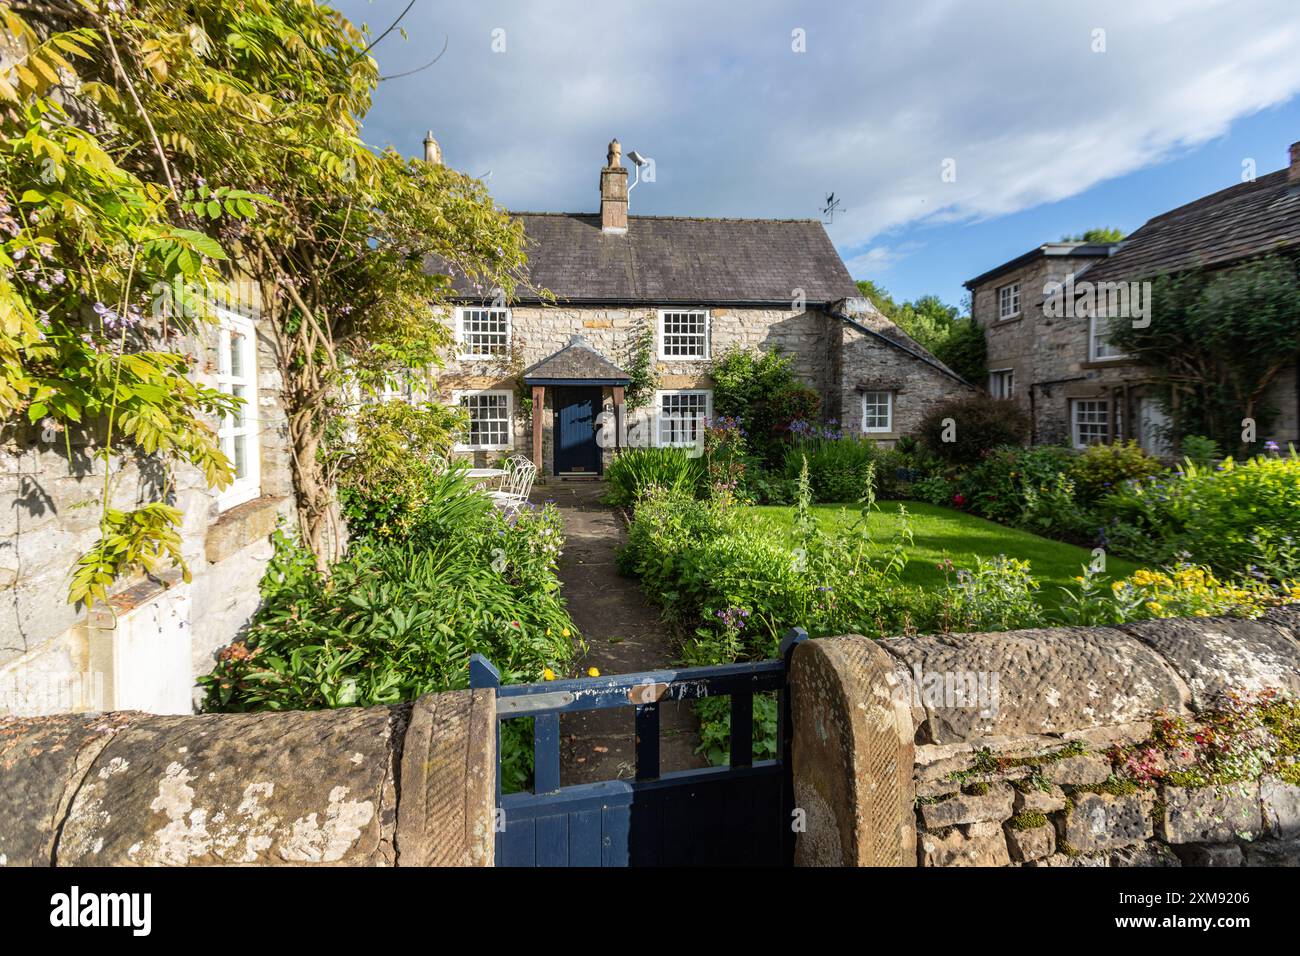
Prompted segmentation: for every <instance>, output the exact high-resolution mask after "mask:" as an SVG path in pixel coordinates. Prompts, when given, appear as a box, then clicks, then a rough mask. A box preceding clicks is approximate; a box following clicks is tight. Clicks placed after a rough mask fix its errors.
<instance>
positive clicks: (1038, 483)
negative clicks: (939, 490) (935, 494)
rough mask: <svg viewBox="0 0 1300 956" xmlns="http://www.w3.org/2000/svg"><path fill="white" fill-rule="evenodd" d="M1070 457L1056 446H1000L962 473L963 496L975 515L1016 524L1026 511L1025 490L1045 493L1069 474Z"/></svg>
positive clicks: (1071, 453) (1071, 457)
mask: <svg viewBox="0 0 1300 956" xmlns="http://www.w3.org/2000/svg"><path fill="white" fill-rule="evenodd" d="M1073 458H1074V453H1073V452H1071V451H1070V450H1069V449H1068V448H1062V447H1060V446H1056V445H1039V446H1036V447H1034V448H1021V447H1020V446H1019V445H1003V446H1001V447H999V448H994V449H991V450H990V451H988V452H987V453H986V454H985V455H984V457H983V458H981V459H980V461H979V462H977V463H976V464H975V465H973V466H972V467H971V468H970V469H969V470H967V471H966V472H965V474H964V475H963V476H962V479H961V481H960V485H961V489H962V494H963V495H965V497H966V500H967V501H969V502H970V507H971V510H972V511H974V512H975V513H976V514H980V515H983V516H984V517H986V518H989V519H990V520H992V521H999V522H1002V523H1003V524H1016V523H1018V522H1019V521H1020V520H1021V517H1022V515H1023V513H1024V511H1025V506H1026V497H1027V496H1026V489H1039V491H1040V492H1041V491H1045V490H1046V487H1045V486H1047V485H1048V484H1049V483H1051V482H1054V481H1055V480H1056V479H1058V478H1059V477H1060V476H1061V475H1063V474H1066V473H1067V472H1068V471H1069V468H1070V462H1071V461H1072V460H1073ZM1040 533H1041V532H1040Z"/></svg>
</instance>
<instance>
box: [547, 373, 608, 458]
mask: <svg viewBox="0 0 1300 956" xmlns="http://www.w3.org/2000/svg"><path fill="white" fill-rule="evenodd" d="M599 413H600V388H599V387H595V386H584V387H577V386H573V387H561V388H557V389H556V390H555V473H556V474H557V475H566V474H579V475H599V474H600V448H599V447H598V446H597V444H596V416H597V415H598V414H599Z"/></svg>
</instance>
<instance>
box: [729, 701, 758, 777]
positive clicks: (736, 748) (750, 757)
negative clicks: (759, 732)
mask: <svg viewBox="0 0 1300 956" xmlns="http://www.w3.org/2000/svg"><path fill="white" fill-rule="evenodd" d="M729 762H730V764H731V766H733V767H749V766H752V765H753V763H754V695H753V694H747V693H745V692H743V691H737V692H736V693H733V694H732V695H731V760H730V761H729Z"/></svg>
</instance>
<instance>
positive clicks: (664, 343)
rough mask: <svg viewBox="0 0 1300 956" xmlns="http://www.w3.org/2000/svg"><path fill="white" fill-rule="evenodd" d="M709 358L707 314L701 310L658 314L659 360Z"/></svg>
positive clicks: (665, 311)
mask: <svg viewBox="0 0 1300 956" xmlns="http://www.w3.org/2000/svg"><path fill="white" fill-rule="evenodd" d="M708 357H709V313H708V312H707V311H705V310H702V309H692V310H689V311H685V312H676V311H667V310H664V311H661V312H660V313H659V358H660V359H661V360H663V361H671V360H674V359H706V358H708Z"/></svg>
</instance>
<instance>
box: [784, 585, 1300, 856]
mask: <svg viewBox="0 0 1300 956" xmlns="http://www.w3.org/2000/svg"><path fill="white" fill-rule="evenodd" d="M1298 636H1300V613H1298V609H1297V608H1296V606H1294V605H1292V606H1288V607H1283V608H1275V609H1272V610H1270V611H1268V612H1266V613H1265V615H1264V616H1263V617H1262V618H1261V619H1260V620H1257V621H1243V620H1238V619H1233V618H1191V619H1171V620H1156V621H1147V622H1144V623H1142V624H1137V625H1132V626H1125V627H1123V628H1106V627H1068V628H1052V629H1045V630H1035V631H1007V632H1002V633H993V634H958V635H951V636H941V635H939V636H936V635H928V636H918V637H907V638H898V639H891V640H869V639H867V638H864V637H858V636H846V637H838V638H830V639H823V640H820V641H810V642H807V643H806V644H804V645H801V646H800V647H799V648H798V649H796V651H795V655H794V666H793V669H792V671H791V684H792V687H793V693H794V696H795V700H796V701H798V702H799V705H798V707H797V709H796V712H795V733H796V737H795V749H794V757H795V759H794V776H795V791H796V802H797V803H799V804H800V805H802V806H811V805H812V800H811V798H810V797H808V798H805V799H804V800H803V801H802V802H801V800H800V797H799V796H798V795H799V794H811V793H812V792H813V789H814V788H815V787H816V786H817V784H816V780H818V779H821V774H822V773H825V772H827V771H825V769H824V768H827V767H834V766H836V765H837V764H838V763H842V762H844V761H849V762H851V764H852V765H853V766H857V767H861V766H873V767H877V768H880V770H879V771H878V773H883V772H884V771H885V768H888V769H889V772H890V773H893V772H894V771H896V770H897V769H898V768H899V767H900V766H909V767H910V770H911V772H910V779H909V781H908V783H907V786H906V787H905V789H904V790H903V794H902V796H903V798H904V799H905V800H907V801H909V802H910V803H911V805H912V808H913V809H912V814H911V815H912V827H913V828H914V832H913V833H904V832H902V831H899V838H898V844H897V845H898V846H899V848H900V849H905V848H907V847H914V849H915V865H918V866H1007V865H1019V866H1102V867H1110V866H1180V865H1189V866H1238V865H1245V866H1274V865H1293V864H1294V863H1295V861H1296V860H1297V859H1298V858H1300V857H1298V856H1297V854H1300V786H1297V785H1295V784H1293V783H1291V782H1289V781H1290V780H1291V779H1293V774H1294V773H1295V764H1294V762H1293V758H1291V757H1289V756H1288V755H1287V753H1286V751H1285V749H1284V748H1283V749H1280V750H1278V751H1277V752H1276V753H1271V752H1270V755H1265V756H1263V757H1261V759H1260V761H1259V765H1260V767H1262V768H1264V770H1265V772H1264V773H1263V774H1262V775H1261V776H1259V778H1258V779H1246V780H1243V781H1240V782H1237V783H1230V784H1222V785H1219V784H1215V785H1208V786H1175V785H1173V783H1172V782H1171V781H1173V780H1177V781H1180V782H1181V781H1184V780H1195V779H1198V778H1197V776H1196V775H1195V774H1191V773H1188V770H1189V768H1191V767H1192V766H1193V764H1191V763H1189V762H1187V761H1185V760H1183V758H1182V757H1180V755H1179V754H1177V753H1169V754H1168V756H1167V758H1166V759H1167V760H1168V763H1166V764H1165V765H1164V769H1163V770H1161V771H1160V772H1161V773H1165V772H1169V776H1168V777H1164V776H1158V775H1155V776H1143V775H1142V774H1140V773H1138V772H1137V771H1135V770H1134V765H1133V764H1131V763H1130V760H1131V759H1134V758H1136V757H1138V756H1142V757H1143V759H1146V757H1145V755H1146V754H1147V753H1148V752H1149V750H1151V749H1152V748H1156V747H1157V746H1158V742H1159V740H1160V737H1159V734H1157V733H1156V729H1157V728H1156V725H1157V721H1158V720H1164V719H1168V718H1176V719H1177V720H1179V721H1181V722H1182V723H1183V725H1184V726H1186V727H1187V728H1188V732H1189V733H1195V732H1199V730H1200V729H1201V726H1202V724H1201V723H1200V722H1201V721H1202V720H1203V718H1205V717H1208V716H1209V715H1208V714H1207V712H1212V711H1214V710H1215V709H1216V708H1218V707H1220V706H1222V705H1224V704H1225V703H1227V702H1228V700H1229V699H1230V698H1234V699H1236V700H1238V701H1241V700H1245V701H1249V700H1250V699H1251V698H1252V696H1253V697H1254V698H1255V699H1256V700H1257V701H1258V702H1259V704H1260V706H1266V705H1267V706H1272V705H1271V704H1268V702H1269V701H1275V700H1276V699H1277V698H1276V695H1279V694H1280V695H1282V699H1283V700H1286V699H1291V698H1292V697H1293V695H1295V693H1296V691H1295V687H1294V681H1295V675H1296V674H1297V673H1300V642H1298V641H1297V637H1298ZM823 648H824V649H823ZM882 657H884V658H888V660H889V664H888V665H886V664H885V662H884V661H882ZM936 676H937V677H940V678H943V679H942V680H934V678H935V677H936ZM995 676H996V680H994V679H993V678H994V677H995ZM981 681H982V682H983V683H981ZM980 687H983V688H985V691H986V693H981V692H979V690H978V689H979V688H980ZM958 690H961V691H962V692H961V693H954V692H955V691H958ZM855 702H856V706H857V707H859V708H862V709H863V711H864V713H870V714H871V715H873V718H872V720H871V727H872V731H871V733H858V734H846V733H845V732H844V730H843V729H842V727H841V725H840V723H839V720H838V719H837V720H836V722H835V723H831V722H830V721H829V716H830V715H834V714H839V713H841V712H845V713H853V710H854V706H855ZM1234 706H1243V704H1241V703H1238V704H1236V705H1234ZM800 715H804V716H803V717H802V719H803V720H809V719H811V720H812V722H813V726H814V730H813V731H812V732H810V731H808V730H807V729H804V728H801V727H800V719H801V716H800ZM818 715H821V716H818ZM1205 726H1210V725H1209V724H1205ZM1243 745H1246V746H1250V747H1252V748H1255V747H1258V746H1259V744H1258V742H1257V741H1255V739H1254V738H1253V737H1252V738H1249V739H1248V740H1244V741H1243ZM801 748H802V750H804V751H805V752H806V751H807V750H809V749H811V750H812V751H813V752H814V753H815V759H813V760H810V759H809V758H807V757H801ZM845 748H847V750H846V749H845ZM837 754H838V757H837V756H836V755H837ZM1195 766H1199V765H1195ZM1269 768H1273V769H1272V770H1271V771H1270V770H1269ZM1173 771H1177V773H1173ZM814 774H816V776H814ZM877 779H884V778H883V777H878V778H877ZM889 779H890V781H891V783H890V787H891V791H890V794H891V796H890V805H891V806H893V805H895V796H894V792H895V791H896V790H897V789H898V783H897V781H896V779H895V778H893V777H890V778H889ZM879 796H880V792H879V790H878V789H877V790H873V789H872V788H870V787H865V788H863V787H856V788H855V787H851V786H846V787H841V788H838V789H833V790H832V789H827V788H825V787H822V788H821V790H820V792H819V799H818V800H817V802H816V807H817V812H816V814H813V813H811V812H810V813H809V817H808V831H807V834H806V835H804V834H801V835H800V837H799V842H797V844H796V859H797V860H799V861H800V862H801V863H802V864H803V865H818V864H826V863H830V864H836V863H843V862H845V860H844V857H843V856H842V855H839V854H835V853H826V852H823V848H824V847H825V846H826V845H827V844H828V843H829V844H831V845H834V844H835V841H834V840H831V839H830V837H829V835H830V834H832V833H843V832H845V827H846V826H848V825H849V824H850V823H852V822H853V821H861V820H862V819H863V818H864V817H865V816H867V815H868V814H869V812H872V811H869V809H868V808H877V809H878V807H879V804H878V803H876V802H874V801H878V800H879ZM877 830H878V831H879V832H887V830H888V824H887V823H884V822H883V821H882V823H881V824H880V825H878V827H877ZM896 858H897V857H895V859H896ZM878 859H880V860H889V859H890V854H888V853H884V852H882V853H881V854H880V856H879V857H878ZM894 865H911V864H910V862H909V861H907V860H902V861H900V862H899V863H896V864H894Z"/></svg>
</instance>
